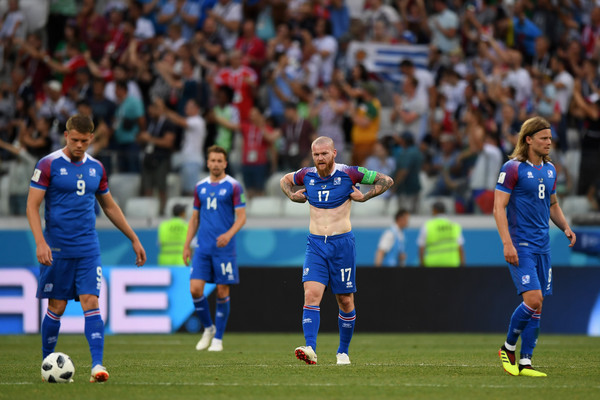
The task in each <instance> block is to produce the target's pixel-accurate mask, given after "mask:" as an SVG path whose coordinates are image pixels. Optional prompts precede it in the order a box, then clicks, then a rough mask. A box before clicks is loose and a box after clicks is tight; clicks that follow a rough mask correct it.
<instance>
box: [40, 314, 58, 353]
mask: <svg viewBox="0 0 600 400" xmlns="http://www.w3.org/2000/svg"><path fill="white" fill-rule="evenodd" d="M59 330H60V315H58V314H55V313H53V312H52V311H50V310H47V311H46V316H45V317H44V320H43V321H42V357H43V358H46V357H47V356H48V354H50V353H54V348H55V347H56V342H57V341H58V331H59Z"/></svg>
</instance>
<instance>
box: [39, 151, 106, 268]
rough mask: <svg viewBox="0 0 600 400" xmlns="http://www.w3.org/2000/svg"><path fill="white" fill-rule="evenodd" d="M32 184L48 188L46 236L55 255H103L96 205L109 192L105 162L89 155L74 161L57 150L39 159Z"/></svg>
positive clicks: (46, 197) (78, 256)
mask: <svg viewBox="0 0 600 400" xmlns="http://www.w3.org/2000/svg"><path fill="white" fill-rule="evenodd" d="M30 186H31V187H33V188H36V189H41V190H45V191H46V194H45V196H44V200H45V202H46V206H45V214H44V218H45V220H46V229H45V231H44V237H45V238H46V242H47V243H48V246H50V248H51V249H52V256H53V257H55V258H80V257H87V256H97V255H98V256H99V255H100V245H99V243H98V235H97V233H96V213H95V212H94V206H95V203H96V195H97V194H105V193H108V180H107V177H106V171H105V170H104V166H103V165H102V163H100V161H98V160H96V159H94V158H93V157H91V156H89V155H88V154H85V155H84V157H83V160H81V161H79V162H73V161H71V160H70V159H69V157H67V155H66V154H65V153H64V152H63V151H62V150H57V151H55V152H53V153H51V154H49V155H47V156H46V157H44V158H42V159H41V160H40V161H38V163H37V165H36V167H35V170H34V171H33V176H32V178H31V183H30Z"/></svg>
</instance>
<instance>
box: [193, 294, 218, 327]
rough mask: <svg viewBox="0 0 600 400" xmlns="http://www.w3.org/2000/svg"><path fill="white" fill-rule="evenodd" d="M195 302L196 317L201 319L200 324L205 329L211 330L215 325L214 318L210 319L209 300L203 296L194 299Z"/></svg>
mask: <svg viewBox="0 0 600 400" xmlns="http://www.w3.org/2000/svg"><path fill="white" fill-rule="evenodd" d="M192 300H193V301H194V309H195V310H196V315H197V316H198V318H200V322H201V323H202V326H204V329H206V328H210V327H211V326H212V325H213V321H212V318H211V317H210V307H209V306H208V299H207V298H206V296H202V297H200V298H199V299H192Z"/></svg>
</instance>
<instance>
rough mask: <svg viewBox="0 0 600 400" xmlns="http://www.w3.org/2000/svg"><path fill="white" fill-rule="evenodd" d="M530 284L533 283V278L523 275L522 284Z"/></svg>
mask: <svg viewBox="0 0 600 400" xmlns="http://www.w3.org/2000/svg"><path fill="white" fill-rule="evenodd" d="M529 282H531V277H530V276H529V275H523V277H522V278H521V283H522V284H523V285H527V284H529Z"/></svg>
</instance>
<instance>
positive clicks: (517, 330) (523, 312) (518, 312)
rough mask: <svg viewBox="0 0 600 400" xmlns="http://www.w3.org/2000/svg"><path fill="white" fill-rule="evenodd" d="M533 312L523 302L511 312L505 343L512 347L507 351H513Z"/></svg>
mask: <svg viewBox="0 0 600 400" xmlns="http://www.w3.org/2000/svg"><path fill="white" fill-rule="evenodd" d="M534 312H535V310H534V309H533V308H531V307H529V306H528V305H527V304H525V302H522V303H521V304H519V306H518V307H517V308H516V309H515V312H513V315H512V317H511V318H510V325H509V326H508V334H507V335H506V343H507V344H508V345H510V347H512V348H508V350H511V351H514V346H515V345H516V344H517V340H518V339H519V335H520V334H521V332H523V329H525V327H526V326H527V324H528V323H529V321H530V320H531V317H532V316H533V313H534Z"/></svg>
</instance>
